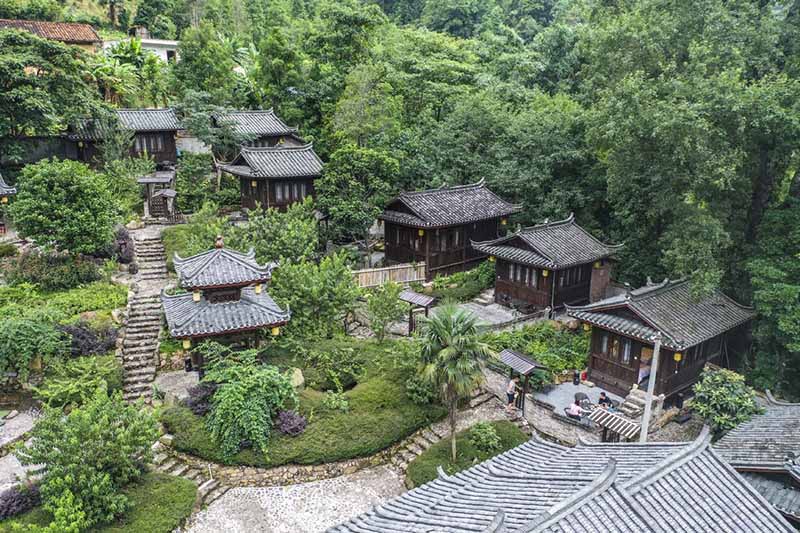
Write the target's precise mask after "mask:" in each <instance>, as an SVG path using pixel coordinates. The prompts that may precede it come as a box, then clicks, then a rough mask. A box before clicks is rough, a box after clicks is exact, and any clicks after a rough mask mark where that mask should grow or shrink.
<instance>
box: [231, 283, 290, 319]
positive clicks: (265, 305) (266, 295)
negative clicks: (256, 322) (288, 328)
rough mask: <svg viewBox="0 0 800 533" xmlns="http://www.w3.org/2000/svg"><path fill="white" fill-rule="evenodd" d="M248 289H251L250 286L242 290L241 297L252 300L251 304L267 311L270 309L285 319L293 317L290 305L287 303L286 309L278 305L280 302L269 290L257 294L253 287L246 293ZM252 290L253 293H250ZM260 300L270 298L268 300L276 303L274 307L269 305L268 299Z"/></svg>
mask: <svg viewBox="0 0 800 533" xmlns="http://www.w3.org/2000/svg"><path fill="white" fill-rule="evenodd" d="M246 289H250V288H249V287H245V289H243V290H242V295H241V297H240V299H244V300H247V301H248V302H250V303H251V304H253V305H255V306H256V307H260V308H261V309H264V310H265V311H269V312H270V313H275V314H277V315H281V316H282V318H284V319H285V320H289V319H290V318H291V317H292V311H291V310H290V309H289V306H288V305H287V306H286V309H281V306H280V305H278V302H276V301H275V300H273V299H272V296H270V295H269V293H268V292H267V291H264V290H262V291H261V294H260V295H259V294H256V293H255V291H253V290H252V289H251V290H248V291H247V292H248V294H245V290H246ZM250 292H252V294H249V293H250ZM259 300H268V301H270V302H272V303H273V304H274V305H275V307H274V308H273V307H271V306H269V304H268V303H267V302H266V301H259Z"/></svg>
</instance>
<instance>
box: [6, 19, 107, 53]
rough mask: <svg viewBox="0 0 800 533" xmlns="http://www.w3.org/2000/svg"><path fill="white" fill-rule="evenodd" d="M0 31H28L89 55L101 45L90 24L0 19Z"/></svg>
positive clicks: (100, 40) (101, 41)
mask: <svg viewBox="0 0 800 533" xmlns="http://www.w3.org/2000/svg"><path fill="white" fill-rule="evenodd" d="M0 30H22V31H28V32H31V33H33V34H34V35H36V36H38V37H41V38H42V39H49V40H51V41H58V42H62V43H64V44H68V45H71V46H76V47H78V48H80V49H82V50H83V51H84V52H88V53H90V54H93V53H94V52H96V51H97V50H98V49H99V48H100V45H101V44H102V43H103V40H102V39H101V38H100V36H99V35H98V34H97V32H96V31H95V30H94V28H93V27H92V26H91V25H90V24H84V23H81V22H49V21H44V20H18V19H0Z"/></svg>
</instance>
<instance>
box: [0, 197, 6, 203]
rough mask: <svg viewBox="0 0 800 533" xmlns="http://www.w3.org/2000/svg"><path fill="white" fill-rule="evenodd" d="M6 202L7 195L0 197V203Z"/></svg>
mask: <svg viewBox="0 0 800 533" xmlns="http://www.w3.org/2000/svg"><path fill="white" fill-rule="evenodd" d="M7 203H8V196H3V197H0V204H7Z"/></svg>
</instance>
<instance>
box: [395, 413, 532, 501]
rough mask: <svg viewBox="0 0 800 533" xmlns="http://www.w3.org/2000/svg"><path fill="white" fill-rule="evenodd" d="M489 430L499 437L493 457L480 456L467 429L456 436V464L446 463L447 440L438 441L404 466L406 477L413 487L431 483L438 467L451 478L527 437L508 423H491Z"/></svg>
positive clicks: (506, 421) (447, 452)
mask: <svg viewBox="0 0 800 533" xmlns="http://www.w3.org/2000/svg"><path fill="white" fill-rule="evenodd" d="M492 426H493V427H494V429H495V430H496V431H497V435H498V436H499V437H500V442H501V448H500V449H499V450H498V451H496V452H494V453H488V454H487V453H483V452H481V451H479V450H477V449H476V448H475V446H473V445H472V443H471V442H470V441H469V432H470V430H469V429H465V430H464V431H461V432H459V433H458V434H457V435H456V449H457V461H456V462H455V463H452V462H451V461H450V438H449V436H448V437H446V438H444V439H442V440H440V441H439V442H437V443H436V444H434V445H433V446H431V447H430V448H428V449H427V450H425V451H424V452H422V453H421V454H420V455H418V456H417V457H416V459H414V460H413V461H411V462H410V463H409V464H408V470H407V472H406V476H407V478H408V481H410V482H411V483H412V484H413V485H412V486H414V487H419V486H420V485H422V484H424V483H427V482H429V481H433V480H434V479H436V477H437V475H438V474H437V472H436V469H437V467H439V466H440V465H441V466H442V468H443V469H444V471H445V472H446V473H447V474H448V475H451V474H455V473H458V472H461V471H462V470H465V469H467V468H469V467H471V466H473V465H474V464H476V463H479V462H481V461H485V460H486V459H489V458H490V457H493V456H495V455H498V454H500V453H503V452H505V451H506V450H510V449H511V448H514V447H516V446H519V445H520V444H524V443H525V442H527V441H528V438H529V437H528V436H527V435H525V433H523V432H522V430H521V429H519V428H518V427H517V426H515V425H514V424H513V423H511V422H509V421H508V420H500V421H498V422H492Z"/></svg>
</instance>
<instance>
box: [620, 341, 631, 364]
mask: <svg viewBox="0 0 800 533" xmlns="http://www.w3.org/2000/svg"><path fill="white" fill-rule="evenodd" d="M622 362H623V364H626V365H628V364H630V362H631V340H630V339H622Z"/></svg>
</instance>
